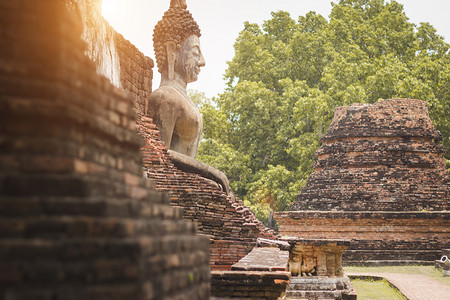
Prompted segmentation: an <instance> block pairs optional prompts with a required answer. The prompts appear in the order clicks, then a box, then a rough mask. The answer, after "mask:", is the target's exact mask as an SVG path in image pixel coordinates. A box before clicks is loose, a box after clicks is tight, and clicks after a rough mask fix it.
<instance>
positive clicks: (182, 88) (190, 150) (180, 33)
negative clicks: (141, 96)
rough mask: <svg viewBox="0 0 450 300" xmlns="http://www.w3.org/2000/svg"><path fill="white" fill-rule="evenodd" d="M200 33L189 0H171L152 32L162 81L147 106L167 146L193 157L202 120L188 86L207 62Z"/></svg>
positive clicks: (148, 112) (200, 131)
mask: <svg viewBox="0 0 450 300" xmlns="http://www.w3.org/2000/svg"><path fill="white" fill-rule="evenodd" d="M199 37H200V29H199V27H198V25H197V23H196V22H195V21H194V19H193V18H192V15H191V13H190V12H189V11H188V10H187V9H186V0H171V3H170V8H169V10H168V11H166V12H165V14H164V16H163V18H162V20H161V21H159V22H158V24H157V25H156V27H155V30H154V34H153V43H154V49H155V56H156V62H157V65H158V70H159V72H160V73H161V85H160V86H159V88H158V89H157V90H155V91H154V92H153V93H152V94H151V96H150V99H149V102H148V106H147V114H148V115H149V116H150V117H151V118H152V119H153V121H154V122H155V124H156V125H157V126H158V129H159V130H160V132H161V139H162V141H163V142H164V143H165V144H166V146H167V148H168V149H170V150H173V151H176V152H178V153H181V154H184V155H187V156H189V157H193V158H194V157H195V156H196V155H197V149H198V143H199V141H200V135H201V133H202V127H203V123H202V117H201V115H200V113H199V112H198V110H197V108H196V107H195V106H194V104H193V103H192V101H191V100H190V99H189V97H188V95H187V93H186V86H187V84H188V83H190V82H194V81H196V80H197V78H198V74H199V72H200V68H201V67H203V66H204V65H205V60H204V58H203V55H202V52H201V49H200V42H199Z"/></svg>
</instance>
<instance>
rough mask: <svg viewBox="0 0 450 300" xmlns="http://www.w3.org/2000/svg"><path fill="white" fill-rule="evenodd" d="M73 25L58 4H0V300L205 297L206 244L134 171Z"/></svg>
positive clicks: (117, 119)
mask: <svg viewBox="0 0 450 300" xmlns="http://www.w3.org/2000/svg"><path fill="white" fill-rule="evenodd" d="M81 32H82V26H81V23H80V22H79V20H77V19H75V18H73V17H72V15H70V14H69V13H68V11H67V6H66V3H65V2H64V1H60V0H41V1H34V0H15V1H1V2H0V36H1V39H0V128H1V136H0V298H2V299H52V300H55V299H109V300H110V299H120V300H122V299H165V298H170V299H207V298H208V297H209V251H208V250H207V249H208V243H209V241H208V239H206V238H204V237H201V236H198V235H196V234H195V233H196V231H195V226H194V224H193V223H190V222H185V221H182V220H181V215H182V211H181V210H180V209H177V208H174V207H171V206H169V199H168V196H167V194H162V193H159V192H156V191H154V190H153V189H154V187H155V186H154V184H152V183H151V181H149V180H146V179H144V178H142V160H141V158H140V155H139V150H140V147H141V139H140V138H139V136H138V135H137V133H136V116H135V113H134V111H133V101H132V99H131V98H130V97H129V96H128V95H126V94H124V93H123V92H122V91H121V90H119V89H117V88H115V87H113V86H112V85H111V84H110V82H108V81H107V80H106V79H105V78H103V77H100V76H98V75H97V74H96V71H95V67H94V65H93V64H92V62H91V61H90V60H89V59H88V58H87V57H86V56H85V55H84V54H83V53H84V50H85V43H84V42H82V40H81V38H80V36H81Z"/></svg>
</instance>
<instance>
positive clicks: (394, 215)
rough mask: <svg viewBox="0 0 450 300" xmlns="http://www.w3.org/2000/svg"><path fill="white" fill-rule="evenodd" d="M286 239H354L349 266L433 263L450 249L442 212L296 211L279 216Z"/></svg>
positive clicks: (449, 221) (449, 225)
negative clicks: (443, 252) (406, 262)
mask: <svg viewBox="0 0 450 300" xmlns="http://www.w3.org/2000/svg"><path fill="white" fill-rule="evenodd" d="M277 222H279V224H280V227H281V229H280V231H281V233H282V234H283V235H287V236H296V237H303V238H318V239H343V238H345V239H350V240H351V243H350V248H349V249H348V250H347V251H346V252H345V253H344V262H345V263H346V264H347V265H351V264H356V263H358V262H361V261H386V260H387V261H433V260H435V259H436V258H437V257H438V256H439V255H440V254H439V253H440V252H441V250H442V249H445V248H446V247H448V246H449V240H450V219H449V218H448V213H442V212H370V211H366V212H344V211H342V212H327V211H292V212H283V213H278V214H277Z"/></svg>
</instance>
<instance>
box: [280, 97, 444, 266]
mask: <svg viewBox="0 0 450 300" xmlns="http://www.w3.org/2000/svg"><path fill="white" fill-rule="evenodd" d="M441 139H442V136H441V134H440V133H439V132H438V131H437V130H436V129H435V127H434V125H433V123H432V121H431V120H430V118H429V116H428V109H427V106H426V103H425V102H423V101H420V100H412V99H391V100H382V101H379V102H377V103H375V104H373V105H368V104H355V105H352V106H347V107H339V108H337V109H336V112H335V117H334V119H333V122H332V123H331V125H330V128H329V131H328V133H327V135H326V136H325V137H324V138H323V139H322V146H321V148H320V149H319V150H318V151H317V153H316V154H317V156H318V161H317V162H316V164H315V165H314V169H315V171H314V173H313V174H312V175H311V176H310V178H309V179H308V182H307V184H306V186H305V187H304V188H303V189H302V193H301V194H300V195H298V197H297V201H296V202H295V203H293V204H292V207H291V209H292V210H293V211H292V212H289V213H278V214H277V217H276V219H277V221H278V223H279V224H280V233H281V234H283V235H285V234H288V235H295V236H303V237H309V238H314V237H317V238H348V239H352V243H351V246H350V248H349V250H348V251H346V253H345V256H344V258H345V259H346V261H347V263H348V262H357V261H367V260H387V261H389V260H391V261H400V260H405V261H408V260H412V261H433V260H434V259H436V257H437V256H438V253H439V252H440V251H441V249H443V248H445V247H448V246H449V244H448V243H449V240H450V231H449V229H448V228H450V218H449V215H450V213H449V199H450V184H449V181H450V176H449V172H448V171H447V170H446V168H445V160H444V152H445V149H444V147H443V146H442V145H441V144H439V141H440V140H441Z"/></svg>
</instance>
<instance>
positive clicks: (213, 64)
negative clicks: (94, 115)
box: [103, 0, 450, 97]
mask: <svg viewBox="0 0 450 300" xmlns="http://www.w3.org/2000/svg"><path fill="white" fill-rule="evenodd" d="M186 2H187V5H188V10H189V11H190V12H191V13H192V15H193V17H194V19H195V20H196V21H197V23H198V24H199V26H200V30H201V32H202V36H201V38H200V42H201V46H202V51H203V55H204V57H205V60H206V66H205V67H204V68H202V71H201V73H200V76H199V79H198V81H197V82H195V83H192V84H189V85H188V88H189V89H195V90H198V91H199V92H203V93H205V94H206V96H207V97H213V96H217V95H218V94H219V93H222V92H223V91H224V88H225V81H224V80H223V74H224V73H225V70H226V68H227V64H226V62H227V61H230V60H231V59H232V58H233V56H234V48H233V45H234V42H235V40H236V38H237V36H238V34H239V32H240V31H241V30H242V29H243V23H244V22H245V21H249V22H251V23H257V24H260V25H261V24H262V22H263V21H264V20H268V19H270V18H271V15H270V12H272V11H278V10H284V11H288V12H289V13H290V14H291V17H292V18H293V19H294V20H297V18H298V16H300V15H305V14H306V13H307V12H309V11H311V10H312V11H315V12H317V13H319V14H321V15H322V16H324V17H328V16H329V14H330V12H331V2H332V0H187V1H186ZM334 2H335V3H337V2H339V0H334ZM397 2H399V3H401V4H403V6H404V10H405V12H406V15H407V16H408V17H409V18H410V21H411V22H413V23H415V24H418V23H420V22H429V23H431V24H432V25H433V26H434V27H435V28H436V29H437V33H438V34H439V35H441V36H444V38H445V41H446V42H447V43H450V1H449V0H397ZM169 3H170V0H103V15H104V16H105V18H106V19H107V20H108V21H109V22H110V23H111V25H112V26H113V27H114V28H115V29H116V30H117V31H118V32H120V33H121V34H123V36H124V37H125V38H126V39H128V40H130V41H131V42H132V43H133V44H134V45H135V46H136V47H137V48H138V49H139V50H140V51H142V52H143V53H144V54H145V55H147V56H150V57H151V58H152V59H154V54H153V44H152V34H153V28H154V26H155V25H156V23H157V22H158V21H159V20H160V19H161V17H162V15H163V14H164V12H165V11H166V10H167V9H168V8H169ZM159 78H160V76H159V73H158V71H157V68H156V67H155V68H154V82H153V89H156V88H157V87H158V86H159Z"/></svg>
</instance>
